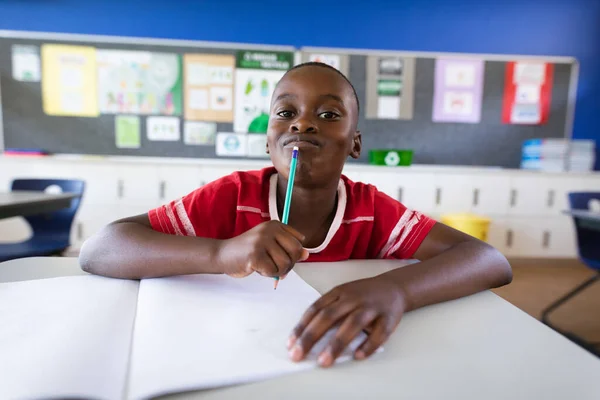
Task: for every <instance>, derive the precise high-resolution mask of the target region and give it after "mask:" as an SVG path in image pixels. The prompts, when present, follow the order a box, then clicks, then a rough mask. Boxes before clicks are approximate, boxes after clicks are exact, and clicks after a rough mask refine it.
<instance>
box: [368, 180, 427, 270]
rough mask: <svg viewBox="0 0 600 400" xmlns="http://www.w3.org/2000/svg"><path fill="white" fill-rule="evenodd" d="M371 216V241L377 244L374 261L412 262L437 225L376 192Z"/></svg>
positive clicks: (383, 194)
mask: <svg viewBox="0 0 600 400" xmlns="http://www.w3.org/2000/svg"><path fill="white" fill-rule="evenodd" d="M374 214H375V215H374V219H375V221H374V232H373V233H374V240H376V241H377V242H378V244H379V245H378V248H379V251H378V254H377V258H386V259H410V258H413V256H414V254H415V252H416V251H417V249H418V248H419V246H420V245H421V243H422V242H423V240H424V239H425V238H426V237H427V234H429V231H431V228H433V226H434V225H435V223H436V221H435V220H434V219H432V218H430V217H427V216H426V215H424V214H422V213H420V212H418V211H414V210H410V209H408V208H406V207H405V206H404V205H403V204H402V203H400V202H399V201H397V200H395V199H393V198H391V197H390V196H388V195H386V194H385V193H382V192H379V191H377V192H376V193H375V213H374Z"/></svg>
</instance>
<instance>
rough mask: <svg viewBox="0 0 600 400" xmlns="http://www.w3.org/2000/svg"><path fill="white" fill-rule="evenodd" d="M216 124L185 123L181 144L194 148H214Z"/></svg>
mask: <svg viewBox="0 0 600 400" xmlns="http://www.w3.org/2000/svg"><path fill="white" fill-rule="evenodd" d="M216 134H217V124H216V123H214V122H197V121H185V122H184V123H183V143H184V144H187V145H196V146H214V145H215V136H216Z"/></svg>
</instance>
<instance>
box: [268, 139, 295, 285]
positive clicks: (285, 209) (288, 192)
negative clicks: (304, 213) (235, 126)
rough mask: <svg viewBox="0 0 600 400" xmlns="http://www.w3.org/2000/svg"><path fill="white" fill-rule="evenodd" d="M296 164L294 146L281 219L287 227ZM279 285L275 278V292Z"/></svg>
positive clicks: (277, 278) (277, 279)
mask: <svg viewBox="0 0 600 400" xmlns="http://www.w3.org/2000/svg"><path fill="white" fill-rule="evenodd" d="M296 164H298V147H297V146H294V148H293V149H292V161H291V162H290V176H289V177H288V183H287V189H286V191H285V203H284V204H283V215H282V217H281V223H283V224H285V225H287V223H288V218H289V217H290V204H292V191H293V190H294V178H295V177H296ZM278 283H279V277H278V276H276V277H275V282H274V283H273V290H275V289H277V284H278Z"/></svg>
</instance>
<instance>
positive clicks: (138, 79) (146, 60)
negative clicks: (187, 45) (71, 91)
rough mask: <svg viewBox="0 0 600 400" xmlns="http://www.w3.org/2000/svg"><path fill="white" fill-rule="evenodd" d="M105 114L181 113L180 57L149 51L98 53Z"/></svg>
mask: <svg viewBox="0 0 600 400" xmlns="http://www.w3.org/2000/svg"><path fill="white" fill-rule="evenodd" d="M96 53H97V63H98V104H99V108H100V113H102V114H118V113H127V114H142V115H148V114H156V115H181V114H182V65H181V56H179V55H178V54H171V53H153V52H149V51H126V50H102V49H99V50H97V52H96Z"/></svg>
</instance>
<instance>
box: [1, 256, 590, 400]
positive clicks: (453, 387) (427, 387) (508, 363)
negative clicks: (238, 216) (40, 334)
mask: <svg viewBox="0 0 600 400" xmlns="http://www.w3.org/2000/svg"><path fill="white" fill-rule="evenodd" d="M403 264H406V263H403ZM400 265H401V263H399V262H394V261H367V262H365V261H350V262H342V263H328V264H325V263H306V264H300V265H298V266H297V267H296V271H297V273H298V274H299V275H300V276H301V277H302V278H303V279H305V280H306V281H307V282H308V283H309V284H311V285H312V286H313V287H315V289H317V290H318V291H319V292H321V293H322V292H324V291H326V290H328V289H330V288H331V287H333V286H335V285H337V284H339V283H342V282H346V281H350V280H355V279H359V278H362V277H366V276H373V275H377V274H380V273H382V272H385V271H388V270H390V269H392V268H396V267H399V266H400ZM80 274H85V272H83V271H81V269H79V266H78V262H77V259H75V258H54V257H51V258H28V259H19V260H13V261H8V262H5V263H1V264H0V282H10V281H19V280H28V279H36V278H50V277H56V276H67V275H80ZM284 282H285V281H284ZM384 347H385V351H383V352H382V353H379V354H377V355H375V356H374V357H373V358H371V359H368V360H366V361H361V362H351V363H345V364H342V365H338V366H335V367H334V368H331V369H328V370H321V369H316V370H312V371H307V372H302V373H297V374H291V375H287V376H284V377H281V378H277V379H272V380H267V381H262V382H256V383H252V384H247V385H240V386H233V387H225V388H221V389H216V390H208V391H199V392H191V393H182V394H176V395H170V396H165V397H162V398H165V399H252V398H260V399H282V398H285V399H310V398H314V399H337V398H340V399H417V398H418V399H460V400H467V399H478V400H479V399H486V400H488V399H511V400H515V399H527V400H530V399H578V400H586V399H590V400H592V399H593V400H597V399H600V379H598V377H599V376H600V359H598V358H596V357H594V356H592V355H591V354H589V353H588V352H586V351H584V350H582V349H581V348H579V347H578V346H577V345H575V344H573V343H571V342H570V341H568V340H566V339H565V338H563V337H562V336H561V335H559V334H558V333H556V332H554V331H553V330H552V329H550V328H548V327H546V326H545V325H543V324H542V323H540V322H538V321H537V320H535V319H534V318H532V317H530V316H529V315H527V314H526V313H524V312H522V311H521V310H519V309H517V308H516V307H514V306H512V305H511V304H510V303H508V302H506V301H505V300H503V299H502V298H500V297H498V296H496V295H495V294H493V293H492V292H490V291H486V292H482V293H478V294H476V295H473V296H469V297H466V298H462V299H458V300H454V301H451V302H446V303H443V304H437V305H434V306H429V307H425V308H423V309H420V310H416V311H413V312H410V313H408V314H407V315H405V316H404V318H403V319H402V322H401V323H400V326H399V327H398V330H397V331H396V332H395V333H394V334H393V335H392V337H391V338H390V340H389V341H388V342H387V343H386V344H385V345H384Z"/></svg>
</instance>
